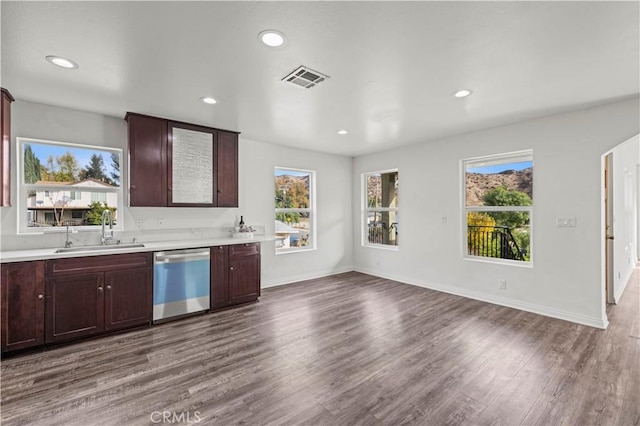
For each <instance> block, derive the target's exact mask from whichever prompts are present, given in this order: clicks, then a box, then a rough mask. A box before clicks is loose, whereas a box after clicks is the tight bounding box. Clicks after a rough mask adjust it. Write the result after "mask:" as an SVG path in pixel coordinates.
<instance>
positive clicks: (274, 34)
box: [258, 30, 285, 47]
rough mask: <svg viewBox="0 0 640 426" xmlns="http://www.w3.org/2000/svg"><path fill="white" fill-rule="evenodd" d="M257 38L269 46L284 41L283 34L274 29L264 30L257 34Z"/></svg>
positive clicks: (278, 44)
mask: <svg viewBox="0 0 640 426" xmlns="http://www.w3.org/2000/svg"><path fill="white" fill-rule="evenodd" d="M258 38H259V39H260V41H261V42H262V43H264V44H265V45H267V46H269V47H280V46H282V45H283V44H284V41H285V38H284V34H282V33H281V32H280V31H276V30H264V31H262V32H261V33H260V34H258Z"/></svg>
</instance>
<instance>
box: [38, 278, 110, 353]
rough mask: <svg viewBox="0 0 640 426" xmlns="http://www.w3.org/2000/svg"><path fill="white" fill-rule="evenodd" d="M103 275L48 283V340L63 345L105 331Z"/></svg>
mask: <svg viewBox="0 0 640 426" xmlns="http://www.w3.org/2000/svg"><path fill="white" fill-rule="evenodd" d="M103 284H104V273H101V272H96V273H84V274H69V275H62V276H59V277H48V278H47V280H46V297H45V299H46V301H47V302H46V322H45V340H46V342H47V343H50V342H62V341H66V340H72V339H76V338H78V337H82V336H90V335H92V334H96V333H99V332H101V331H102V330H104V287H103Z"/></svg>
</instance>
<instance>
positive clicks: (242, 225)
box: [238, 216, 244, 231]
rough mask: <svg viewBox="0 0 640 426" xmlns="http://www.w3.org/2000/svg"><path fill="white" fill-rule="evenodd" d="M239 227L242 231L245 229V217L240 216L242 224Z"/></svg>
mask: <svg viewBox="0 0 640 426" xmlns="http://www.w3.org/2000/svg"><path fill="white" fill-rule="evenodd" d="M238 226H239V227H240V230H241V231H242V230H243V229H244V216H240V223H238Z"/></svg>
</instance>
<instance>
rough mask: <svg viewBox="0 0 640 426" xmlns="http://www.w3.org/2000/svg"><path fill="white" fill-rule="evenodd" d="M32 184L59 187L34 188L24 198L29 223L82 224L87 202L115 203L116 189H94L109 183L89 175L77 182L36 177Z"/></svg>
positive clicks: (85, 215) (38, 224) (116, 198)
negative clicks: (114, 191)
mask: <svg viewBox="0 0 640 426" xmlns="http://www.w3.org/2000/svg"><path fill="white" fill-rule="evenodd" d="M35 185H43V186H44V185H46V186H48V187H51V186H59V187H60V189H59V190H55V189H46V190H45V189H38V190H36V191H35V195H31V196H29V197H28V198H27V217H28V221H29V226H56V224H57V223H58V222H59V223H64V224H66V223H69V224H71V225H74V226H80V225H86V224H87V223H86V220H87V212H88V211H89V210H90V207H89V205H90V204H91V203H93V202H95V201H99V202H101V203H105V202H106V203H107V205H108V206H109V207H117V205H118V194H117V193H113V192H102V191H100V190H97V189H105V188H113V186H112V185H109V184H108V183H105V182H101V181H99V180H96V179H91V178H89V179H85V180H83V181H80V182H45V181H38V182H36V183H35Z"/></svg>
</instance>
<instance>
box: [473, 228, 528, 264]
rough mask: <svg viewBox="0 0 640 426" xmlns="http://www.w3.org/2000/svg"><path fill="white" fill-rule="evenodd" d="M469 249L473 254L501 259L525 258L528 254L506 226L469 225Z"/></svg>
mask: <svg viewBox="0 0 640 426" xmlns="http://www.w3.org/2000/svg"><path fill="white" fill-rule="evenodd" d="M467 249H468V253H469V254H470V255H473V256H484V257H496V258H499V259H511V260H525V258H524V256H525V254H526V251H524V250H522V249H521V248H520V247H518V243H517V242H516V240H515V238H513V234H512V233H511V229H509V228H508V227H506V226H478V225H467Z"/></svg>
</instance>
